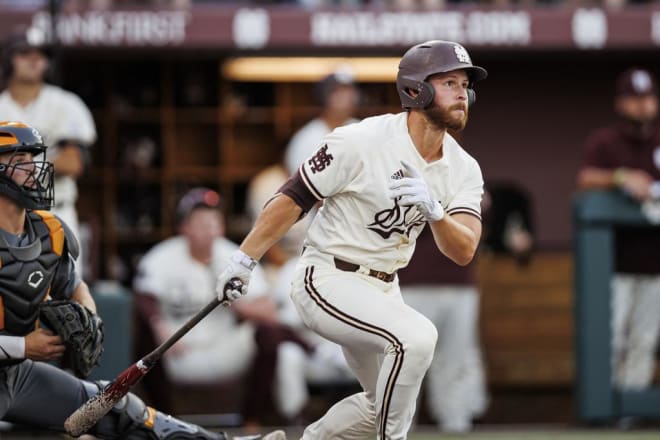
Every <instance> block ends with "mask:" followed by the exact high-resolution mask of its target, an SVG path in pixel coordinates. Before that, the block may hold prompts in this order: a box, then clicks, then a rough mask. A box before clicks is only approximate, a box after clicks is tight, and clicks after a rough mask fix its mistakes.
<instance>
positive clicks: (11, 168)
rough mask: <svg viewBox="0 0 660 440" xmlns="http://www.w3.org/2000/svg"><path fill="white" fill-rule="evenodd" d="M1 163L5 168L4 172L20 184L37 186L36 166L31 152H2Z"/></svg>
mask: <svg viewBox="0 0 660 440" xmlns="http://www.w3.org/2000/svg"><path fill="white" fill-rule="evenodd" d="M0 164H2V165H3V168H5V170H4V173H5V174H7V175H8V176H9V177H11V179H12V180H13V181H14V182H16V183H17V184H18V185H19V186H23V187H28V188H35V187H36V176H35V174H36V171H37V169H36V167H35V164H34V158H33V156H32V154H31V153H26V152H16V153H5V154H0Z"/></svg>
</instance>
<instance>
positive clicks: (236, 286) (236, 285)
mask: <svg viewBox="0 0 660 440" xmlns="http://www.w3.org/2000/svg"><path fill="white" fill-rule="evenodd" d="M242 288H243V281H241V279H240V278H237V277H234V278H231V279H230V280H229V281H227V283H226V284H225V290H224V292H225V295H226V294H227V293H228V291H229V290H241V289H242Z"/></svg>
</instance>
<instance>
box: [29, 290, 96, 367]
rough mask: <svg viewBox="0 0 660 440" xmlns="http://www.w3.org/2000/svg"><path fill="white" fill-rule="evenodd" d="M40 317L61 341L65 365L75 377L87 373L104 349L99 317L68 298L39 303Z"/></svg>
mask: <svg viewBox="0 0 660 440" xmlns="http://www.w3.org/2000/svg"><path fill="white" fill-rule="evenodd" d="M40 318H41V320H42V321H43V323H44V324H45V325H46V326H48V327H49V328H50V329H51V330H52V331H53V332H55V333H57V334H58V335H59V336H60V337H61V338H62V340H63V341H64V344H65V345H66V351H65V353H64V361H65V363H66V365H65V366H67V367H70V368H71V369H73V372H74V373H75V375H76V376H78V377H82V378H85V377H87V376H89V373H91V371H92V369H93V368H94V366H96V365H97V364H98V361H99V358H100V357H101V354H102V353H103V321H102V320H101V318H100V317H99V316H98V315H96V314H94V313H92V312H91V311H90V310H89V309H87V307H85V306H83V305H82V304H79V303H77V302H73V301H67V300H57V301H48V302H45V303H43V304H41V311H40Z"/></svg>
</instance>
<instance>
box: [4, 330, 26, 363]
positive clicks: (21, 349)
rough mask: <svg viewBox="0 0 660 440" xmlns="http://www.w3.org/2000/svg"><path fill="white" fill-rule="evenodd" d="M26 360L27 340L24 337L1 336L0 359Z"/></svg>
mask: <svg viewBox="0 0 660 440" xmlns="http://www.w3.org/2000/svg"><path fill="white" fill-rule="evenodd" d="M23 358H25V338H24V337H22V336H9V335H0V359H23Z"/></svg>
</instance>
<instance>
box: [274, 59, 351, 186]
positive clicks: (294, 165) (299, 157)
mask: <svg viewBox="0 0 660 440" xmlns="http://www.w3.org/2000/svg"><path fill="white" fill-rule="evenodd" d="M316 95H317V98H318V101H319V102H320V104H321V106H322V107H323V109H322V111H321V114H320V115H318V116H317V117H316V118H314V119H312V120H311V121H309V122H308V123H306V124H305V125H303V126H302V127H301V128H300V129H299V130H298V131H296V132H295V133H294V135H293V137H292V138H291V140H290V141H289V144H288V145H287V147H286V151H285V152H284V164H285V166H286V170H287V172H288V174H289V175H290V174H293V173H295V172H296V171H297V170H298V167H299V166H300V164H301V163H302V162H303V160H305V159H307V158H308V157H309V156H311V155H312V154H313V153H314V152H315V151H316V150H317V149H318V147H319V141H320V140H321V139H323V137H324V136H325V135H327V134H328V133H330V132H331V131H332V130H334V129H335V128H337V127H340V126H342V125H346V124H352V123H354V122H357V119H355V117H354V115H355V111H356V110H357V106H358V101H359V97H360V91H359V90H358V88H357V86H356V85H355V76H354V74H353V70H352V69H351V68H350V66H348V65H341V66H338V67H337V68H336V69H335V70H334V71H333V72H332V73H330V74H329V75H327V76H326V77H324V78H323V79H322V80H321V81H319V82H318V83H317V84H316Z"/></svg>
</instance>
